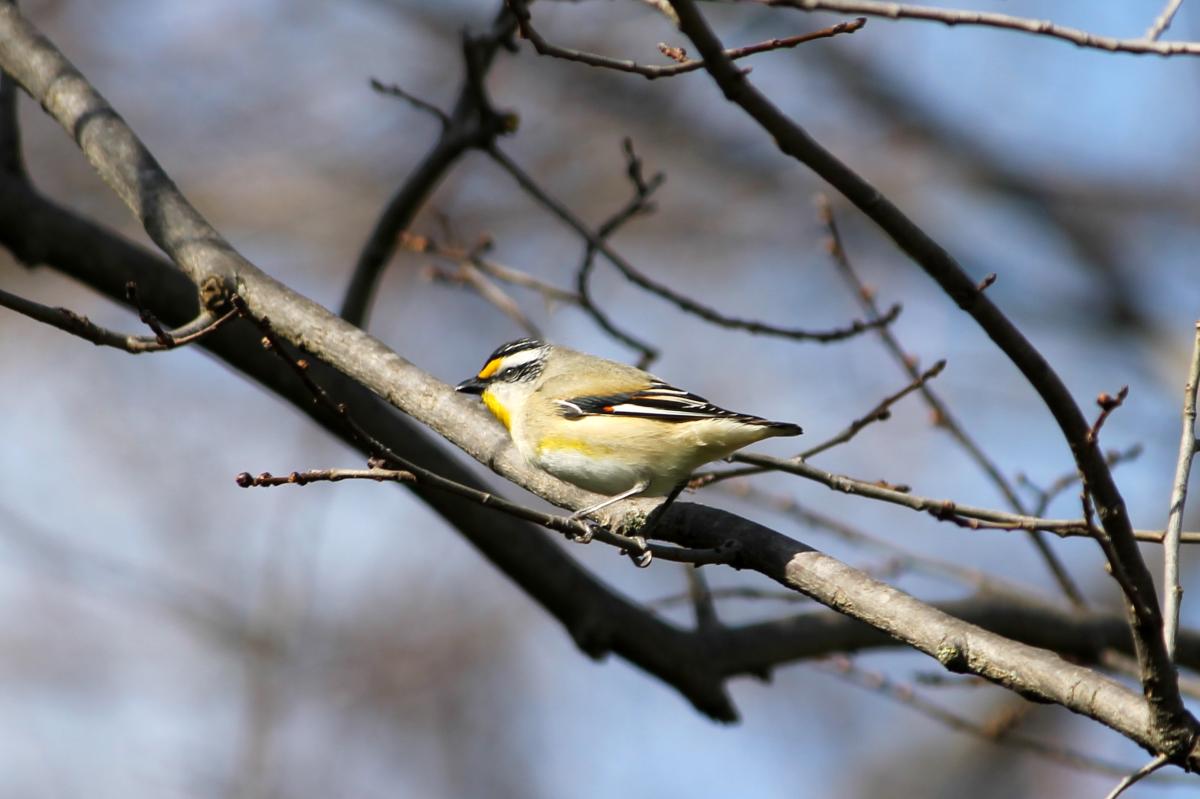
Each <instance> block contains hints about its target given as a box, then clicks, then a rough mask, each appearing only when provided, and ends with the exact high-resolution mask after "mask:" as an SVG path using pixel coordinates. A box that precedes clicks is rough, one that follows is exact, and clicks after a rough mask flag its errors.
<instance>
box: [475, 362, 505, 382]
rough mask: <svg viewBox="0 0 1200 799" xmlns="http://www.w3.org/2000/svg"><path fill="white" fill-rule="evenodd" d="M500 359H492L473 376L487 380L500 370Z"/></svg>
mask: <svg viewBox="0 0 1200 799" xmlns="http://www.w3.org/2000/svg"><path fill="white" fill-rule="evenodd" d="M500 360H501V359H500V358H492V359H491V360H490V361H488V362H487V365H486V366H484V367H483V368H482V369H480V370H479V374H477V375H475V377H477V378H478V379H480V380H487V379H488V378H489V377H491V376H492V375H494V374H496V371H497V370H498V369H499V368H500Z"/></svg>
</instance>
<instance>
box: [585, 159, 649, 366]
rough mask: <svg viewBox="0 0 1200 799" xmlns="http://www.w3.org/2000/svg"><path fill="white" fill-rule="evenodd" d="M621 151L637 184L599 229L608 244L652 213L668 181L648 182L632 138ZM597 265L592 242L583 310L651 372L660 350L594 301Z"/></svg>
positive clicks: (587, 250)
mask: <svg viewBox="0 0 1200 799" xmlns="http://www.w3.org/2000/svg"><path fill="white" fill-rule="evenodd" d="M621 149H622V151H623V152H624V153H625V174H626V175H628V176H629V181H630V183H632V184H633V197H631V198H630V200H629V202H627V203H626V204H625V205H623V206H622V207H621V208H620V209H618V210H617V212H616V213H614V214H613V215H612V216H611V217H609V218H608V219H607V220H606V221H605V222H604V223H603V224H601V225H600V227H598V228H596V235H597V236H598V237H599V238H600V239H601V240H602V241H604V240H607V239H608V237H609V236H611V235H612V234H613V233H615V232H616V231H617V230H618V229H619V228H620V227H621V226H622V225H624V224H625V223H626V222H628V221H629V220H631V219H633V218H634V217H637V216H641V215H643V214H648V213H651V212H652V211H653V210H654V205H653V203H651V202H650V198H651V196H652V195H653V194H654V192H655V191H657V190H658V188H659V186H661V185H662V184H663V183H664V182H665V181H666V179H667V176H666V175H664V174H663V173H662V172H655V173H654V174H653V175H651V176H650V179H649V180H647V179H646V177H645V176H644V174H643V172H642V159H641V158H639V157H638V154H637V152H636V151H635V150H634V149H633V140H632V139H630V138H629V137H626V138H625V139H624V140H623V141H622V142H621ZM595 264H596V247H594V246H593V245H592V242H590V241H588V242H587V243H586V244H585V245H584V251H583V260H582V261H581V262H580V264H579V269H577V270H576V272H575V290H576V291H577V292H578V294H579V304H580V306H581V307H582V308H583V309H584V310H585V311H587V313H588V314H590V315H591V317H592V318H593V319H595V320H596V324H598V325H600V327H601V328H602V329H603V330H604V331H605V332H606V333H608V334H609V335H610V336H612V337H614V338H616V339H618V340H619V341H622V342H624V343H625V344H626V345H627V346H629V347H632V348H633V349H635V350H637V351H638V352H640V353H641V357H640V358H639V359H638V367H639V368H641V369H647V368H649V367H650V364H652V363H653V362H654V361H655V360H657V358H658V349H657V348H656V347H654V346H653V345H651V344H649V343H647V342H644V341H642V340H640V339H638V338H635V337H633V336H632V335H630V334H628V333H626V332H624V331H623V330H621V329H620V328H618V327H617V326H616V325H615V324H614V323H613V321H612V320H611V319H609V318H608V315H607V314H606V313H604V312H603V311H602V310H601V309H600V306H599V305H597V304H596V301H595V299H594V298H593V297H592V290H591V275H592V268H593V267H594V266H595Z"/></svg>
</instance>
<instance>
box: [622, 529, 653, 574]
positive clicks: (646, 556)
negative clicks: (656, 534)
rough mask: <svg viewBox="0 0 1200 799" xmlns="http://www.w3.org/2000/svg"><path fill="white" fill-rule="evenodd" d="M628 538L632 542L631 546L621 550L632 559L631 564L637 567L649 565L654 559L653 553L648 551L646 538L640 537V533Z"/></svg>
mask: <svg viewBox="0 0 1200 799" xmlns="http://www.w3.org/2000/svg"><path fill="white" fill-rule="evenodd" d="M629 540H630V542H632V544H633V546H632V547H630V548H628V549H623V550H621V552H622V553H624V554H626V555H628V556H629V559H630V560H632V561H633V565H634V566H637V567H638V568H639V569H644V568H646V567H647V566H649V565H650V562H651V561H652V560H654V553H653V552H651V551H650V548H649V547H648V546H646V539H645V538H642V537H641V536H640V535H635V536H631V537H630V539H629Z"/></svg>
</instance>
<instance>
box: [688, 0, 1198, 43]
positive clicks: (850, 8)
mask: <svg viewBox="0 0 1200 799" xmlns="http://www.w3.org/2000/svg"><path fill="white" fill-rule="evenodd" d="M757 2H759V3H762V4H763V5H769V6H786V7H789V8H796V9H799V10H801V11H834V12H836V13H839V14H866V15H867V16H872V17H886V18H888V19H917V20H926V21H929V22H940V23H942V24H945V25H982V26H986V27H991V28H1003V29H1005V30H1012V31H1020V32H1022V33H1031V34H1034V35H1037V36H1046V37H1049V38H1052V39H1060V40H1062V41H1066V42H1070V43H1071V44H1075V45H1078V46H1079V47H1088V48H1093V49H1096V50H1107V51H1109V52H1119V53H1135V54H1153V55H1162V56H1168V55H1200V42H1157V41H1154V40H1152V39H1144V38H1139V39H1118V38H1114V37H1112V36H1098V35H1096V34H1094V33H1089V32H1088V31H1085V30H1079V29H1078V28H1068V27H1066V26H1064V25H1055V24H1054V23H1053V22H1049V21H1047V20H1042V19H1030V18H1027V17H1014V16H1010V15H1009V14H997V13H993V12H988V11H965V10H964V11H960V10H958V9H950V8H934V7H933V6H918V5H908V4H905V3H892V2H885V1H884V0H757ZM676 11H677V12H678V8H676Z"/></svg>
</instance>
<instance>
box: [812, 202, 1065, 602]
mask: <svg viewBox="0 0 1200 799" xmlns="http://www.w3.org/2000/svg"><path fill="white" fill-rule="evenodd" d="M817 212H818V215H819V216H820V219H821V223H822V224H823V225H824V227H825V231H826V233H828V235H829V239H828V241H827V247H828V250H829V255H830V258H831V260H832V261H833V264H834V266H835V267H836V268H837V271H838V273H839V274H840V275H841V276H842V279H843V280H844V281H845V282H846V284H847V285H848V286H849V287H850V289H851V291H852V292H853V294H854V297H855V299H856V300H857V301H858V304H859V307H861V308H862V309H863V312H864V313H865V314H866V315H867V318H868V319H876V318H878V317H879V315H880V312H879V305H878V304H877V303H876V301H875V292H874V291H873V290H872V289H871V288H870V287H869V286H867V284H866V283H864V282H863V280H862V278H861V277H859V275H858V271H857V270H856V269H855V268H854V264H853V262H851V260H850V256H849V254H848V253H847V252H846V247H845V244H844V243H843V242H842V235H841V231H840V230H839V228H838V224H837V220H836V219H835V218H834V215H833V205H832V204H831V203H830V202H829V198H828V197H826V196H825V195H823V194H821V195H818V196H817ZM988 285H990V283H989V282H988V281H987V280H986V278H985V279H984V281H982V282H980V283H979V284H978V285H977V290H979V291H983V290H985V289H986V288H987V287H988ZM876 335H878V336H879V340H880V342H882V343H883V346H884V349H886V350H887V351H888V352H889V353H891V355H892V357H893V358H894V359H895V361H896V362H897V363H898V364H899V365H900V367H901V368H902V369H903V370H904V371H905V372H906V373H907V374H908V376H909V377H910V378H912V379H914V380H915V379H916V378H917V377H918V372H917V361H916V359H915V358H913V357H912V356H911V355H909V354H908V353H907V352H906V351H905V349H904V347H903V346H901V344H900V340H899V339H898V338H897V337H896V334H895V332H894V331H893V330H892V328H891V327H880V328H878V330H877V331H876ZM920 391H921V397H922V398H923V399H924V400H925V404H926V405H928V406H929V409H930V411H932V412H933V418H934V423H935V424H936V425H937V426H938V427H940V428H941V429H943V430H945V431H946V432H947V433H948V434H949V435H950V437H951V438H953V439H954V440H955V441H956V442H957V443H958V445H959V446H960V447H962V448H963V450H965V451H966V453H967V455H968V456H969V457H970V458H971V460H973V461H974V462H975V464H976V465H977V466H978V467H979V469H980V470H981V471H982V472H983V473H984V474H985V475H986V476H987V478H988V479H989V480H990V481H991V482H992V484H993V485H994V486H996V489H997V490H998V491H999V492H1000V495H1001V496H1002V497H1004V499H1005V501H1006V502H1007V503H1008V505H1009V507H1010V508H1012V510H1013V511H1014V512H1015V513H1018V514H1021V515H1026V514H1028V510H1027V509H1026V507H1025V505H1024V503H1023V502H1021V498H1020V497H1019V496H1017V492H1016V491H1015V490H1014V489H1013V487H1012V485H1011V484H1010V483H1009V481H1008V478H1006V477H1005V476H1004V473H1003V472H1001V471H1000V469H999V467H997V466H996V464H995V463H993V462H992V459H991V458H989V457H988V456H987V454H986V453H985V452H984V451H983V447H981V446H979V444H978V442H976V441H975V439H974V438H972V437H971V435H970V434H969V433H967V429H966V427H964V426H963V425H962V423H960V422H959V421H958V419H957V418H955V416H954V414H953V413H951V412H950V408H949V406H947V405H946V403H945V402H944V401H943V400H942V398H941V397H940V396H939V395H938V394H937V392H935V391H934V390H933V388H932V387H930V386H927V385H923V386H921V388H920ZM1038 515H1040V514H1038ZM1028 535H1029V538H1030V541H1031V543H1032V544H1033V546H1034V548H1035V549H1037V551H1038V554H1039V555H1040V556H1041V558H1042V560H1043V562H1045V564H1046V567H1047V568H1048V569H1049V570H1050V573H1051V574H1052V575H1053V576H1054V580H1055V582H1057V583H1058V586H1059V588H1060V589H1061V590H1062V592H1063V594H1064V595H1065V596H1066V597H1067V598H1068V599H1069V600H1071V603H1072V604H1073V605H1075V606H1076V607H1083V606H1084V604H1085V603H1084V599H1083V593H1082V592H1081V591H1080V590H1079V588H1078V586H1076V585H1075V581H1074V580H1073V579H1071V575H1070V573H1069V572H1068V571H1067V567H1066V566H1065V565H1064V564H1063V562H1062V561H1061V560H1060V559H1059V557H1058V555H1056V554H1055V552H1054V550H1053V549H1051V548H1050V545H1049V543H1047V542H1046V540H1045V538H1044V537H1043V536H1042V534H1041V533H1040V532H1038V531H1036V530H1031V531H1029V533H1028Z"/></svg>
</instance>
